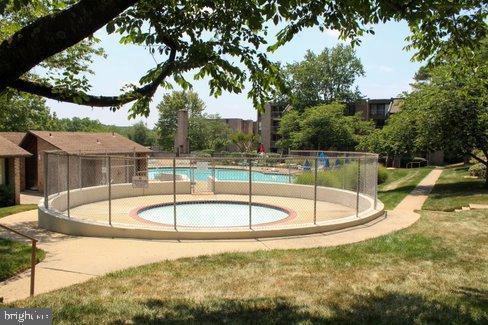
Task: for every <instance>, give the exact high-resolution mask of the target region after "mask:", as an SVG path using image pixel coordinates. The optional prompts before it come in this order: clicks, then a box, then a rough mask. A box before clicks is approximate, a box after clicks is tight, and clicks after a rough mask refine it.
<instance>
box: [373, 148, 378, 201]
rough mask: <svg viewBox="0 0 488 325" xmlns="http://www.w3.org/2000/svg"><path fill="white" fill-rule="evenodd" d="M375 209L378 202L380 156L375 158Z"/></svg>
mask: <svg viewBox="0 0 488 325" xmlns="http://www.w3.org/2000/svg"><path fill="white" fill-rule="evenodd" d="M374 166H375V167H374V173H375V174H374V209H375V210H376V203H377V201H378V157H377V156H376V159H375V160H374Z"/></svg>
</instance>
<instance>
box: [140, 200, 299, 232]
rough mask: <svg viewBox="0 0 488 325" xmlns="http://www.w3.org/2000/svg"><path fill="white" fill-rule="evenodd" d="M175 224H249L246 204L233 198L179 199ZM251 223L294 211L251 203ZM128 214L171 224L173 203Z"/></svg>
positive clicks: (284, 216) (274, 219)
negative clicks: (188, 200) (211, 199)
mask: <svg viewBox="0 0 488 325" xmlns="http://www.w3.org/2000/svg"><path fill="white" fill-rule="evenodd" d="M176 215H177V219H176V224H177V226H183V227H205V228H213V227H215V228H222V227H248V226H249V204H248V203H246V202H233V201H204V202H195V201H192V202H178V203H177V204H176ZM251 215H252V225H255V226H259V225H265V224H271V223H275V222H280V221H283V220H284V219H287V218H291V217H293V216H294V213H293V211H289V210H287V209H284V208H280V207H276V206H272V205H268V204H261V203H253V204H251ZM131 216H132V217H134V218H137V219H142V220H144V221H146V222H150V223H156V224H164V225H173V224H174V206H173V204H159V205H152V206H148V207H144V208H140V209H138V210H136V211H134V212H132V213H131Z"/></svg>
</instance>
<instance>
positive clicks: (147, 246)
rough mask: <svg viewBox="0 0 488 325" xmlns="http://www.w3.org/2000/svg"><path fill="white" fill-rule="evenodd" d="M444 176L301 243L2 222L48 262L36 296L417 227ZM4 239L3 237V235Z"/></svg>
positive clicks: (16, 281) (21, 289)
mask: <svg viewBox="0 0 488 325" xmlns="http://www.w3.org/2000/svg"><path fill="white" fill-rule="evenodd" d="M441 172H442V170H440V169H434V170H433V171H432V172H430V173H429V174H428V175H427V176H426V177H425V178H424V179H423V180H422V181H421V182H420V184H419V185H418V187H417V188H416V189H415V190H414V191H412V193H411V194H409V195H408V196H407V197H405V199H404V200H403V201H402V202H401V203H400V204H399V205H398V206H397V207H396V208H395V209H394V210H393V211H390V212H389V213H388V215H387V216H386V217H382V218H379V219H376V220H374V221H373V222H371V223H370V224H366V225H362V226H358V227H355V228H351V229H347V230H342V231H336V232H329V233H323V234H315V235H309V236H301V237H291V238H290V237H288V238H270V239H260V240H225V241H157V240H135V239H109V238H92V237H73V236H66V235H62V234H58V233H52V232H48V231H45V230H43V229H38V228H37V211H27V212H22V213H18V214H15V215H11V216H8V217H5V218H2V219H1V221H0V222H2V223H3V224H5V225H8V226H11V227H13V228H15V229H17V230H19V231H22V232H24V233H27V234H30V235H33V236H35V237H36V238H38V239H39V241H40V242H39V247H40V248H42V249H43V250H44V251H46V258H45V259H44V261H42V262H41V263H39V264H37V267H36V288H35V291H36V294H39V293H43V292H48V291H52V290H55V289H59V288H63V287H66V286H69V285H72V284H76V283H80V282H84V281H86V280H88V279H90V278H93V277H96V276H101V275H104V274H106V273H108V272H112V271H116V270H121V269H124V268H128V267H133V266H138V265H143V264H148V263H153V262H158V261H162V260H168V259H177V258H181V257H192V256H199V255H208V254H218V253H223V252H251V251H256V250H269V249H290V248H292V249H293V248H312V247H326V246H336V245H343V244H349V243H355V242H359V241H363V240H366V239H370V238H374V237H378V236H381V235H385V234H388V233H391V232H394V231H396V230H399V229H402V228H406V227H408V226H410V225H411V224H413V223H414V222H416V221H417V220H418V219H419V217H420V215H419V214H417V213H415V210H419V209H421V208H422V205H423V203H424V201H425V200H426V199H427V195H428V193H429V192H430V191H431V189H432V187H433V185H434V184H435V182H436V180H437V178H438V177H439V176H440V174H441ZM2 235H5V234H3V233H2ZM29 281H30V279H29V271H26V272H24V273H22V274H20V275H18V276H16V277H14V278H12V279H10V280H7V281H6V282H3V283H0V297H4V301H5V302H10V301H14V300H18V299H23V298H27V297H28V295H29Z"/></svg>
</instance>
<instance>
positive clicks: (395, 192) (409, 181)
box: [378, 167, 432, 210]
mask: <svg viewBox="0 0 488 325" xmlns="http://www.w3.org/2000/svg"><path fill="white" fill-rule="evenodd" d="M431 170H432V167H422V168H408V169H407V168H396V169H388V170H387V173H388V178H387V179H386V182H385V183H383V184H381V185H379V186H378V198H379V199H380V200H381V202H383V203H384V205H385V208H386V209H387V210H392V209H393V208H395V207H396V206H397V205H398V203H400V202H401V201H402V200H403V198H405V196H407V194H409V193H410V192H411V191H412V190H413V189H414V188H415V187H416V186H417V184H418V183H419V182H420V181H421V180H422V179H423V178H424V177H425V176H427V174H429V173H430V171H431Z"/></svg>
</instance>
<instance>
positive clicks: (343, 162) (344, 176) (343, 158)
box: [341, 154, 346, 190]
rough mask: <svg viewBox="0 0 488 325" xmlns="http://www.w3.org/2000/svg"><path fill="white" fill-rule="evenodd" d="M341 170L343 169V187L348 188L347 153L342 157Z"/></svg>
mask: <svg viewBox="0 0 488 325" xmlns="http://www.w3.org/2000/svg"><path fill="white" fill-rule="evenodd" d="M341 167H342V168H341V170H342V189H343V190H344V189H346V155H345V154H344V156H343V157H342V165H341Z"/></svg>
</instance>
